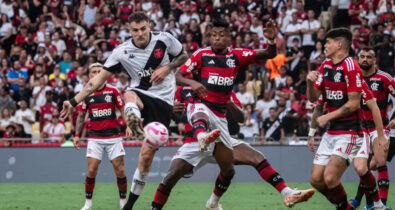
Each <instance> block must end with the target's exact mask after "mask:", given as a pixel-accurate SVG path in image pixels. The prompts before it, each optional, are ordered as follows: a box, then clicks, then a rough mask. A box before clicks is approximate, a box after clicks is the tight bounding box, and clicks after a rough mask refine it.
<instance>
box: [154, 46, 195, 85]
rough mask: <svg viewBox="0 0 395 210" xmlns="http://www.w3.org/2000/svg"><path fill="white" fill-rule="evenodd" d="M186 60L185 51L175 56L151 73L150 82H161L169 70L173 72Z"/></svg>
mask: <svg viewBox="0 0 395 210" xmlns="http://www.w3.org/2000/svg"><path fill="white" fill-rule="evenodd" d="M187 60H188V54H187V53H186V52H185V51H182V53H181V54H180V55H179V56H177V57H175V58H174V59H173V61H172V62H170V63H169V64H167V65H165V66H161V67H159V68H158V69H156V70H155V71H154V73H152V76H151V80H150V82H156V83H159V82H162V81H163V80H164V79H165V77H166V76H167V75H168V74H169V73H170V72H171V71H173V72H175V71H176V70H177V68H178V67H180V66H181V65H182V64H184V63H185V62H186V61H187Z"/></svg>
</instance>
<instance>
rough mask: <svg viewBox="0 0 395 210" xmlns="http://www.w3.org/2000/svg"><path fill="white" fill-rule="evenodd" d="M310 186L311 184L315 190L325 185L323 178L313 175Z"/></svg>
mask: <svg viewBox="0 0 395 210" xmlns="http://www.w3.org/2000/svg"><path fill="white" fill-rule="evenodd" d="M310 184H311V186H313V187H315V188H317V187H318V186H321V185H322V184H323V180H322V177H318V176H314V175H312V176H311V177H310Z"/></svg>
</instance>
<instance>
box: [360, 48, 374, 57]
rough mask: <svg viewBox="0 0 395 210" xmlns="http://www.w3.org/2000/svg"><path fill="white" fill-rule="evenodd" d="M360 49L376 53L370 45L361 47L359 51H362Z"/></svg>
mask: <svg viewBox="0 0 395 210" xmlns="http://www.w3.org/2000/svg"><path fill="white" fill-rule="evenodd" d="M362 51H365V52H369V51H372V52H373V53H374V55H376V52H375V51H374V49H373V48H371V47H364V48H362V49H361V51H360V52H362Z"/></svg>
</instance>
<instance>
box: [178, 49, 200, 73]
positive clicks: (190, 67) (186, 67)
mask: <svg viewBox="0 0 395 210" xmlns="http://www.w3.org/2000/svg"><path fill="white" fill-rule="evenodd" d="M199 52H200V50H198V51H196V52H195V53H193V54H192V56H191V57H190V58H189V59H188V60H187V61H186V62H185V63H184V64H183V65H182V66H181V67H180V70H181V72H182V73H183V74H189V73H191V72H194V71H198V70H199V69H200V65H201V61H202V59H201V53H199Z"/></svg>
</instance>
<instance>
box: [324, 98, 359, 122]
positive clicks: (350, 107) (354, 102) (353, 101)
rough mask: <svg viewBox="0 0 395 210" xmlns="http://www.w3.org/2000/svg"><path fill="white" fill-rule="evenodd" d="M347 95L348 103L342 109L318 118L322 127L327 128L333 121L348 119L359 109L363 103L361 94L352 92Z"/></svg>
mask: <svg viewBox="0 0 395 210" xmlns="http://www.w3.org/2000/svg"><path fill="white" fill-rule="evenodd" d="M347 95H348V101H347V103H345V104H344V105H343V106H342V107H340V109H337V110H336V111H333V112H330V113H328V114H325V115H322V116H320V117H318V118H317V122H318V125H319V126H320V127H323V126H325V125H326V124H327V123H328V122H329V121H331V120H334V119H337V118H341V117H346V116H348V115H350V114H351V113H353V112H355V111H357V110H358V109H359V107H360V102H361V92H351V93H348V94H347Z"/></svg>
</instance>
